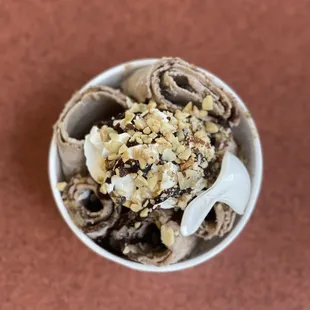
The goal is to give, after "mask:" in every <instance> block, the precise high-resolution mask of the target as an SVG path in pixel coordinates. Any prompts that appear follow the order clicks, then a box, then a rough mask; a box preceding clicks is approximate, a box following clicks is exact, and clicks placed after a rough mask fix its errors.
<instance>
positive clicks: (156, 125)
mask: <svg viewBox="0 0 310 310" xmlns="http://www.w3.org/2000/svg"><path fill="white" fill-rule="evenodd" d="M146 123H147V124H148V126H149V127H150V128H151V130H152V131H153V132H155V133H158V132H159V130H160V126H161V125H160V121H159V120H157V119H153V118H149V119H148V120H147V121H146Z"/></svg>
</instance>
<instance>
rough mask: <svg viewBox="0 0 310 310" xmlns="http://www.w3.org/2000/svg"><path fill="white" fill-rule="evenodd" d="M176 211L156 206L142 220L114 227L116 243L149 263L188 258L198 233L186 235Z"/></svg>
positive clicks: (112, 236) (114, 244)
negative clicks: (175, 215)
mask: <svg viewBox="0 0 310 310" xmlns="http://www.w3.org/2000/svg"><path fill="white" fill-rule="evenodd" d="M172 215H173V212H172V210H156V211H155V212H153V214H152V215H151V216H150V217H148V218H147V219H145V220H143V221H142V222H135V223H134V224H133V226H129V225H128V224H127V225H124V226H122V227H121V228H120V229H118V230H114V231H113V232H112V234H111V243H112V246H114V247H115V246H116V247H118V248H117V250H121V251H122V252H123V254H124V255H125V256H127V257H128V258H129V259H131V260H133V261H137V262H140V263H142V264H146V265H155V266H166V265H170V264H173V263H176V262H179V261H181V260H182V259H185V258H186V257H188V256H189V255H190V254H191V253H192V251H193V249H194V247H195V245H196V242H197V237H196V236H194V235H193V236H190V237H183V236H182V234H181V233H180V225H179V223H178V222H176V221H175V220H174V219H173V218H172Z"/></svg>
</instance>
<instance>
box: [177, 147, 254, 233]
mask: <svg viewBox="0 0 310 310" xmlns="http://www.w3.org/2000/svg"><path fill="white" fill-rule="evenodd" d="M250 190H251V181H250V176H249V173H248V171H247V169H246V167H245V166H244V164H243V163H242V161H241V160H240V159H239V158H238V157H236V156H235V155H233V154H232V153H230V152H226V153H225V155H224V157H223V161H222V167H221V171H220V174H219V176H218V178H217V180H216V181H215V183H214V184H213V185H212V186H211V187H210V188H209V189H208V190H206V191H205V192H203V193H202V194H200V195H199V196H198V197H196V198H195V199H194V200H193V201H192V202H191V203H190V204H189V205H188V206H187V207H186V209H185V211H184V214H183V217H182V223H181V233H182V235H183V236H189V235H192V234H193V233H195V232H196V230H197V229H198V228H199V226H200V225H201V223H202V222H203V220H204V219H205V217H206V216H207V215H208V213H209V212H210V210H211V209H212V207H213V205H214V204H215V203H216V202H218V201H220V202H224V203H226V204H228V205H229V206H230V207H231V208H232V209H233V210H234V211H235V212H236V213H238V214H243V213H244V210H245V208H246V206H247V203H248V200H249V197H250Z"/></svg>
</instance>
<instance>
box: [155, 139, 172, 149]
mask: <svg viewBox="0 0 310 310" xmlns="http://www.w3.org/2000/svg"><path fill="white" fill-rule="evenodd" d="M155 141H156V142H157V143H158V144H163V145H166V146H170V147H171V143H170V142H168V141H167V140H166V139H165V138H163V137H160V138H157V139H156V140H155Z"/></svg>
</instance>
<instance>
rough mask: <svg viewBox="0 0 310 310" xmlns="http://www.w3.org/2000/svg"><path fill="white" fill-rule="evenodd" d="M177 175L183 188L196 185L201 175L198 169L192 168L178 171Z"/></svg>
mask: <svg viewBox="0 0 310 310" xmlns="http://www.w3.org/2000/svg"><path fill="white" fill-rule="evenodd" d="M177 176H178V182H179V186H180V189H181V190H183V189H186V188H191V187H193V186H195V184H196V182H197V181H198V180H199V179H200V177H201V176H200V174H199V173H198V172H197V171H195V170H192V169H187V170H185V171H182V172H178V173H177Z"/></svg>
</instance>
